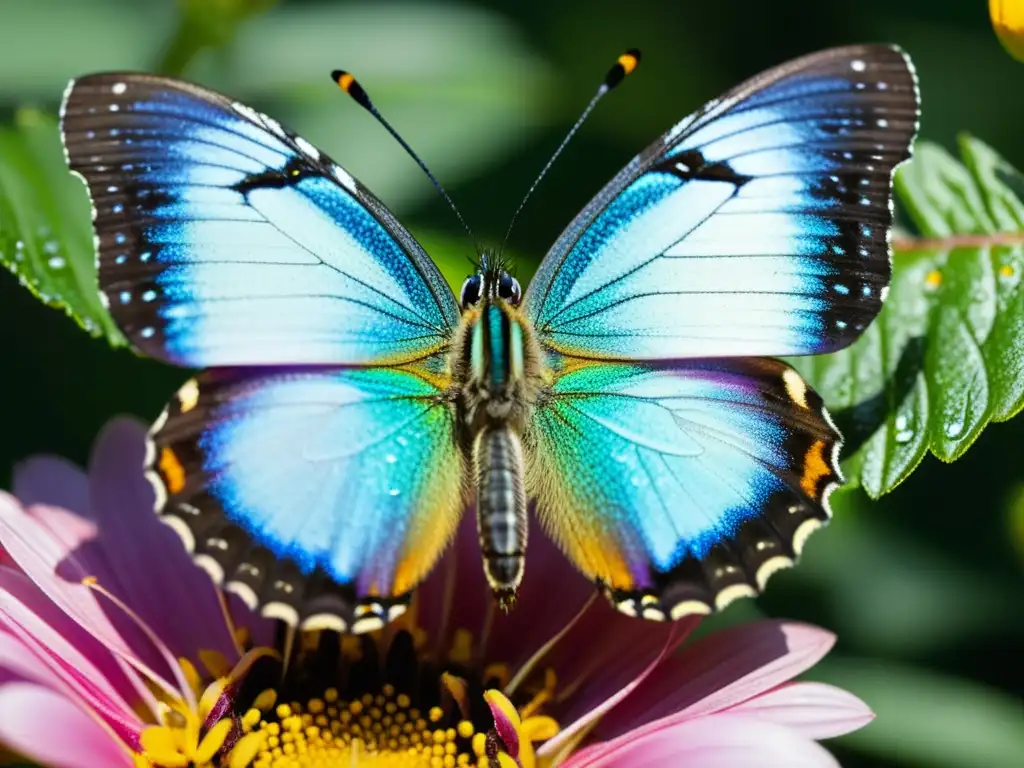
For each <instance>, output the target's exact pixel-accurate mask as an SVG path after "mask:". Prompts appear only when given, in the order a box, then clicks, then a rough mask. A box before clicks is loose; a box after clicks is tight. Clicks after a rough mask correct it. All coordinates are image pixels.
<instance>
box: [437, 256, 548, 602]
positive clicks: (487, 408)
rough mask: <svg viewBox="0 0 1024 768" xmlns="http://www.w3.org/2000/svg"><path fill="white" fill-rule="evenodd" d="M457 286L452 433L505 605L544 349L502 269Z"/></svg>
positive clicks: (522, 525) (510, 595)
mask: <svg viewBox="0 0 1024 768" xmlns="http://www.w3.org/2000/svg"><path fill="white" fill-rule="evenodd" d="M462 293H463V296H462V299H463V301H462V305H463V312H462V320H461V323H460V326H459V330H458V331H457V333H456V334H455V337H454V340H453V344H452V352H451V354H452V359H451V370H452V378H453V385H454V390H455V409H456V419H457V424H458V427H457V436H458V440H459V444H460V447H461V448H462V451H463V453H464V455H465V457H466V462H467V465H468V466H470V467H471V468H472V473H473V474H472V476H473V479H474V483H473V484H474V487H475V490H476V508H477V523H478V530H479V534H480V545H481V548H482V551H483V555H484V571H485V573H486V575H487V579H488V581H489V583H490V585H491V589H492V590H493V592H494V595H495V597H496V598H497V599H498V601H499V603H500V604H501V605H502V606H503V607H510V606H511V605H512V603H513V602H514V600H515V593H516V590H517V588H518V586H519V583H520V582H521V581H522V577H523V563H524V557H525V553H526V534H527V517H526V493H525V478H524V461H523V449H522V439H523V434H524V431H525V429H526V426H527V424H529V423H530V419H531V416H532V412H533V408H534V403H535V402H536V400H537V396H538V394H539V392H540V389H541V387H542V376H541V373H542V370H541V365H542V364H541V353H540V349H539V347H538V346H537V342H536V340H535V338H534V333H533V331H532V329H531V327H530V323H529V321H528V320H527V319H526V318H525V317H524V316H523V314H522V313H521V312H520V311H519V309H518V308H517V306H516V304H517V303H518V300H519V297H520V291H519V287H518V283H516V282H515V281H514V279H513V278H510V277H509V275H508V274H507V272H505V271H504V270H501V269H495V270H487V269H485V270H483V271H482V272H481V273H479V274H477V275H473V276H471V277H470V278H469V279H468V280H467V283H466V285H464V286H463V291H462Z"/></svg>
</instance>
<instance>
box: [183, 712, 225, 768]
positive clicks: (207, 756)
mask: <svg viewBox="0 0 1024 768" xmlns="http://www.w3.org/2000/svg"><path fill="white" fill-rule="evenodd" d="M232 725H234V723H232V722H231V721H230V720H228V719H224V720H220V721H218V722H217V723H215V724H214V725H213V727H212V728H210V730H208V731H207V732H206V735H205V736H203V740H202V741H201V742H199V748H198V749H197V750H196V753H195V757H194V758H193V762H195V763H197V764H199V765H203V764H204V763H208V762H210V761H211V760H213V757H214V755H216V754H217V753H218V752H220V748H221V747H223V746H224V740H225V739H226V738H227V737H228V733H229V732H230V731H231V727H232Z"/></svg>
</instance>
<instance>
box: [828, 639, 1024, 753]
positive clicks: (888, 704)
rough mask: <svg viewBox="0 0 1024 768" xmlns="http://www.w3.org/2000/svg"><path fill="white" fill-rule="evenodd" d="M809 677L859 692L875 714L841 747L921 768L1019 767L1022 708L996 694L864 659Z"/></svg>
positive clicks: (835, 662) (833, 664)
mask: <svg viewBox="0 0 1024 768" xmlns="http://www.w3.org/2000/svg"><path fill="white" fill-rule="evenodd" d="M810 676H811V677H813V678H814V679H816V680H822V681H824V682H828V683H832V684H833V685H837V686H839V687H840V688H845V689H846V690H848V691H851V692H852V693H855V694H856V695H858V696H860V698H862V699H863V700H864V701H865V702H866V703H867V705H868V706H869V707H871V709H873V710H874V711H875V714H876V715H877V717H876V718H875V720H873V721H872V722H871V723H870V724H869V725H868V726H867V727H865V728H863V729H862V730H859V731H855V732H854V733H852V734H849V735H848V736H844V737H843V738H842V739H841V740H840V743H841V744H842V745H843V746H846V747H849V748H851V749H854V750H857V751H858V752H862V753H865V754H867V755H871V756H876V757H883V758H887V759H890V760H891V759H894V758H895V759H898V760H899V763H900V764H901V765H914V766H921V768H965V766H985V768H1018V767H1019V766H1020V764H1021V756H1022V755H1024V727H1021V724H1022V723H1024V705H1022V704H1021V702H1020V701H1019V700H1017V699H1015V698H1013V697H1011V696H1009V695H1007V694H1005V693H1002V692H1001V691H998V690H996V689H994V688H990V687H987V686H984V685H980V684H978V683H975V682H971V681H968V680H964V679H959V678H955V677H949V676H945V675H940V674H937V673H933V672H929V671H926V670H923V669H919V668H915V667H912V666H905V665H902V664H895V663H892V662H881V661H870V660H866V659H863V660H862V659H827V660H825V661H824V662H822V663H821V664H819V665H818V666H816V667H815V668H814V670H813V672H812V673H811V674H810Z"/></svg>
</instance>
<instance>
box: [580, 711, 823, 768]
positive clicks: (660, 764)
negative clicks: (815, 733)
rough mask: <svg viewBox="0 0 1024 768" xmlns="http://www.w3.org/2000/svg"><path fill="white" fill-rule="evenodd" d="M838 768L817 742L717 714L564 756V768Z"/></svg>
mask: <svg viewBox="0 0 1024 768" xmlns="http://www.w3.org/2000/svg"><path fill="white" fill-rule="evenodd" d="M624 765H628V766H630V768H752V767H753V766H757V768H776V767H777V768H839V763H837V762H836V760H835V758H834V757H832V755H830V754H829V753H828V751H827V750H826V749H824V748H823V747H821V746H820V745H819V744H817V743H815V742H814V741H811V740H810V739H806V738H804V737H803V736H802V735H801V734H799V733H798V732H796V731H794V730H791V729H789V728H785V727H783V726H779V725H775V724H774V723H769V722H766V721H764V720H758V719H757V718H753V717H748V716H744V715H739V714H734V713H722V714H717V715H711V716H709V717H701V718H698V719H696V720H689V721H686V722H683V723H676V724H673V725H671V726H669V727H665V728H658V729H655V730H653V731H650V732H649V733H646V734H644V735H642V736H637V735H635V734H632V733H627V734H625V735H624V736H622V737H620V738H619V739H616V740H615V741H614V742H611V743H605V744H596V745H594V746H592V747H590V748H588V749H586V750H584V751H582V752H580V753H578V754H576V755H574V756H573V757H571V758H569V760H568V761H567V762H566V763H564V764H563V768H613V767H617V766H624Z"/></svg>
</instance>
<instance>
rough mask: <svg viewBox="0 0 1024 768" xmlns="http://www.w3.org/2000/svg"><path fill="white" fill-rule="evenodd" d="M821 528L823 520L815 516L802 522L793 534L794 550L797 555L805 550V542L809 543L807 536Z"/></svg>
mask: <svg viewBox="0 0 1024 768" xmlns="http://www.w3.org/2000/svg"><path fill="white" fill-rule="evenodd" d="M819 528H821V520H818V519H816V518H813V517H812V518H809V519H807V520H804V521H803V522H802V523H800V526H799V527H798V528H797V529H796V532H795V533H794V534H793V551H794V552H795V553H796V554H797V555H799V554H800V553H801V552H802V551H803V549H804V544H806V543H807V538H808V537H809V536H810V535H811V534H812V533H814V532H815V531H816V530H818V529H819Z"/></svg>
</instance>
